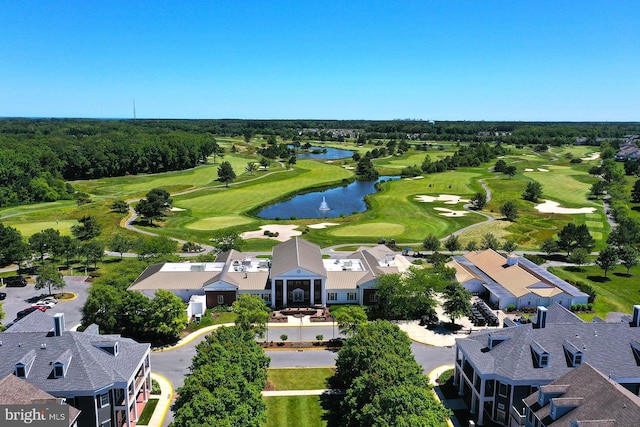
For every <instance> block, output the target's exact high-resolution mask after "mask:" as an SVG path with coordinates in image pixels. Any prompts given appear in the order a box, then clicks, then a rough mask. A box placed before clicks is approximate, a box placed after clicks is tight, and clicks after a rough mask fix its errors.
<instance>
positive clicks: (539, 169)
mask: <svg viewBox="0 0 640 427" xmlns="http://www.w3.org/2000/svg"><path fill="white" fill-rule="evenodd" d="M538 172H549V169H542V168H538Z"/></svg>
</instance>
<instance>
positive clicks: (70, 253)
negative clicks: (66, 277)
mask: <svg viewBox="0 0 640 427" xmlns="http://www.w3.org/2000/svg"><path fill="white" fill-rule="evenodd" d="M79 250H80V244H79V243H78V241H77V240H76V239H73V238H71V236H61V237H60V245H59V246H58V249H57V251H56V255H57V256H60V257H62V258H63V259H64V260H65V263H66V265H67V266H68V265H70V264H71V258H73V257H74V256H76V255H77V254H78V251H79Z"/></svg>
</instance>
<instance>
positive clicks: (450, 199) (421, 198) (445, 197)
mask: <svg viewBox="0 0 640 427" xmlns="http://www.w3.org/2000/svg"><path fill="white" fill-rule="evenodd" d="M415 200H417V201H418V202H424V203H432V202H444V203H445V204H446V205H455V204H456V203H466V202H468V201H469V200H467V199H461V198H460V196H455V195H452V194H441V195H439V196H438V197H435V196H425V195H424V194H418V195H417V196H416V197H415Z"/></svg>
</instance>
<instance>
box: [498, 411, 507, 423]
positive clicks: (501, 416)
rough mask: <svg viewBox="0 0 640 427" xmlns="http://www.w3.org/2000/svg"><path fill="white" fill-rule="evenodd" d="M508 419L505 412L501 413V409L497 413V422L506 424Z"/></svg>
mask: <svg viewBox="0 0 640 427" xmlns="http://www.w3.org/2000/svg"><path fill="white" fill-rule="evenodd" d="M506 418H507V414H506V412H505V411H501V410H499V409H498V410H497V411H496V421H498V422H499V423H504V421H505V419H506Z"/></svg>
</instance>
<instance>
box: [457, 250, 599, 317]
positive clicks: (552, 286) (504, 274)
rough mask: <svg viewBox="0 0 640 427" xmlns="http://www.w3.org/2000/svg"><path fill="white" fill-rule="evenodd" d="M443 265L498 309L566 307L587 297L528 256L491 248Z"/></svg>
mask: <svg viewBox="0 0 640 427" xmlns="http://www.w3.org/2000/svg"><path fill="white" fill-rule="evenodd" d="M447 267H451V268H454V269H455V270H456V279H457V280H458V282H460V283H461V284H462V285H463V286H464V287H465V288H466V289H468V290H470V291H471V292H472V293H474V294H476V295H483V296H486V299H487V300H488V301H489V302H490V303H491V304H492V305H493V306H494V307H496V308H498V309H500V310H504V309H505V308H507V307H509V306H510V305H512V306H514V307H515V308H516V309H521V308H524V307H530V308H534V307H538V306H543V307H547V306H550V305H552V304H559V305H561V306H563V307H567V308H570V307H571V306H572V305H574V304H586V303H587V302H588V299H589V295H587V294H586V293H584V292H582V291H580V290H579V289H577V288H576V287H575V286H573V285H571V284H569V283H567V282H565V281H564V280H562V279H560V278H559V277H556V276H554V275H553V274H551V273H549V272H548V271H547V270H545V269H544V268H541V267H540V266H538V265H536V264H534V263H533V262H531V261H529V260H528V259H526V258H524V257H521V256H517V255H508V256H505V255H502V254H500V253H498V252H496V251H494V250H492V249H486V250H484V251H480V252H469V253H467V254H465V255H464V256H454V257H453V259H452V260H451V261H450V262H449V263H447Z"/></svg>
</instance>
